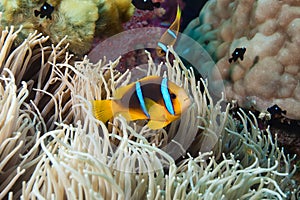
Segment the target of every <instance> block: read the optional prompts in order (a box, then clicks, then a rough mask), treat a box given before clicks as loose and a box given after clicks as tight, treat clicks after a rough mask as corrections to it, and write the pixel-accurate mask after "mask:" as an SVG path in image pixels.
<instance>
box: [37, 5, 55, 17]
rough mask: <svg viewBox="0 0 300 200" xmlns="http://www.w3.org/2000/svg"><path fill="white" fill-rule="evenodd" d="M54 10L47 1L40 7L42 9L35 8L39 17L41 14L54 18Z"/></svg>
mask: <svg viewBox="0 0 300 200" xmlns="http://www.w3.org/2000/svg"><path fill="white" fill-rule="evenodd" d="M53 11H54V7H53V6H51V5H50V4H48V3H47V2H45V3H44V4H43V5H42V7H41V8H40V10H35V11H34V15H35V16H36V17H37V16H39V15H40V18H44V17H46V19H47V18H48V19H50V20H51V19H52V17H51V14H52V12H53Z"/></svg>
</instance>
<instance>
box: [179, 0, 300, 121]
mask: <svg viewBox="0 0 300 200" xmlns="http://www.w3.org/2000/svg"><path fill="white" fill-rule="evenodd" d="M299 30H300V2H299V1H297V0H292V1H290V0H283V1H272V0H250V1H247V0H242V1H238V0H211V1H209V2H208V3H207V4H206V6H205V7H204V8H203V9H202V11H201V12H200V14H199V17H198V18H196V19H194V20H193V21H192V22H191V23H190V24H189V26H188V27H187V28H186V30H185V31H184V33H185V34H187V35H189V36H190V37H192V38H194V39H195V40H197V41H198V42H199V43H200V44H201V45H203V46H204V48H205V49H206V50H207V51H208V52H209V53H210V55H211V56H212V57H213V58H214V60H215V61H216V63H217V68H218V70H219V71H220V73H221V74H222V78H223V80H224V82H225V86H226V97H227V99H228V100H230V99H236V100H238V102H239V104H240V105H241V106H246V107H250V106H254V107H255V108H256V109H258V110H260V111H262V110H266V109H267V108H268V107H270V106H272V105H274V104H277V105H279V106H280V107H281V108H282V109H283V110H286V111H287V116H288V117H290V118H294V119H300V112H299V110H300V96H299V94H300V84H299V83H300V82H299V80H300V57H299V54H300V48H299V46H300V37H299V36H300V35H299ZM241 47H246V52H245V55H244V59H243V60H238V61H237V62H233V63H229V62H228V59H229V58H230V57H231V54H232V53H233V52H234V50H235V49H236V48H241Z"/></svg>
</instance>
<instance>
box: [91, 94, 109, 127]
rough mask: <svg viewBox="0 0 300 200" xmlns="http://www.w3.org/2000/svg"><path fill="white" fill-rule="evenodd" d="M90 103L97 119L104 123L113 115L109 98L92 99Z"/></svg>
mask: <svg viewBox="0 0 300 200" xmlns="http://www.w3.org/2000/svg"><path fill="white" fill-rule="evenodd" d="M92 105H93V114H94V116H95V117H96V118H97V119H98V120H100V121H102V122H104V123H105V122H107V121H108V120H109V119H111V118H112V117H113V112H112V101H111V100H94V101H92Z"/></svg>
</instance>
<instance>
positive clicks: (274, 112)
mask: <svg viewBox="0 0 300 200" xmlns="http://www.w3.org/2000/svg"><path fill="white" fill-rule="evenodd" d="M267 111H268V112H269V113H270V114H271V116H272V118H279V117H281V116H282V114H284V115H286V110H282V109H281V108H280V107H279V106H278V105H277V104H275V105H273V106H271V107H269V108H268V109H267Z"/></svg>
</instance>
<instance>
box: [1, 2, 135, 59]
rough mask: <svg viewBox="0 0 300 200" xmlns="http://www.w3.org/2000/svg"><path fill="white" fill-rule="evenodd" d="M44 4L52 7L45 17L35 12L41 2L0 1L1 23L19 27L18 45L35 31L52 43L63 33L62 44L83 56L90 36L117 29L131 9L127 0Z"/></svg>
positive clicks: (42, 3) (102, 34) (89, 42)
mask: <svg viewBox="0 0 300 200" xmlns="http://www.w3.org/2000/svg"><path fill="white" fill-rule="evenodd" d="M46 3H47V4H46V5H47V6H48V7H50V8H53V11H52V10H51V11H52V12H50V13H49V17H43V16H42V15H36V14H35V13H36V12H40V10H42V9H43V6H45V2H44V1H30V0H16V1H10V0H2V1H0V11H1V12H2V18H1V26H2V27H5V26H10V25H14V26H16V27H17V28H18V27H19V26H23V29H22V31H21V32H20V34H18V37H19V38H18V39H17V40H16V41H17V43H18V44H20V43H21V42H23V40H24V39H25V38H27V36H28V34H29V33H32V32H34V31H35V30H38V31H39V32H40V33H43V34H44V35H48V36H49V37H50V38H49V39H50V41H51V43H54V44H58V43H59V42H60V41H61V40H62V39H63V38H64V37H65V36H66V35H67V36H68V37H67V38H66V39H65V40H64V42H63V43H64V44H67V43H70V46H69V49H70V50H71V51H72V52H73V53H76V54H77V55H84V54H85V53H87V52H88V50H89V49H90V48H91V44H92V42H93V39H94V37H96V36H97V37H107V36H111V35H113V34H116V33H118V32H120V31H121V30H122V23H123V22H125V21H127V20H129V19H130V17H131V15H132V14H133V11H134V7H133V5H132V4H131V1H130V0H105V1H103V0H99V1H94V0H60V1H53V0H49V1H47V2H46ZM46 11H47V9H46Z"/></svg>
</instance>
